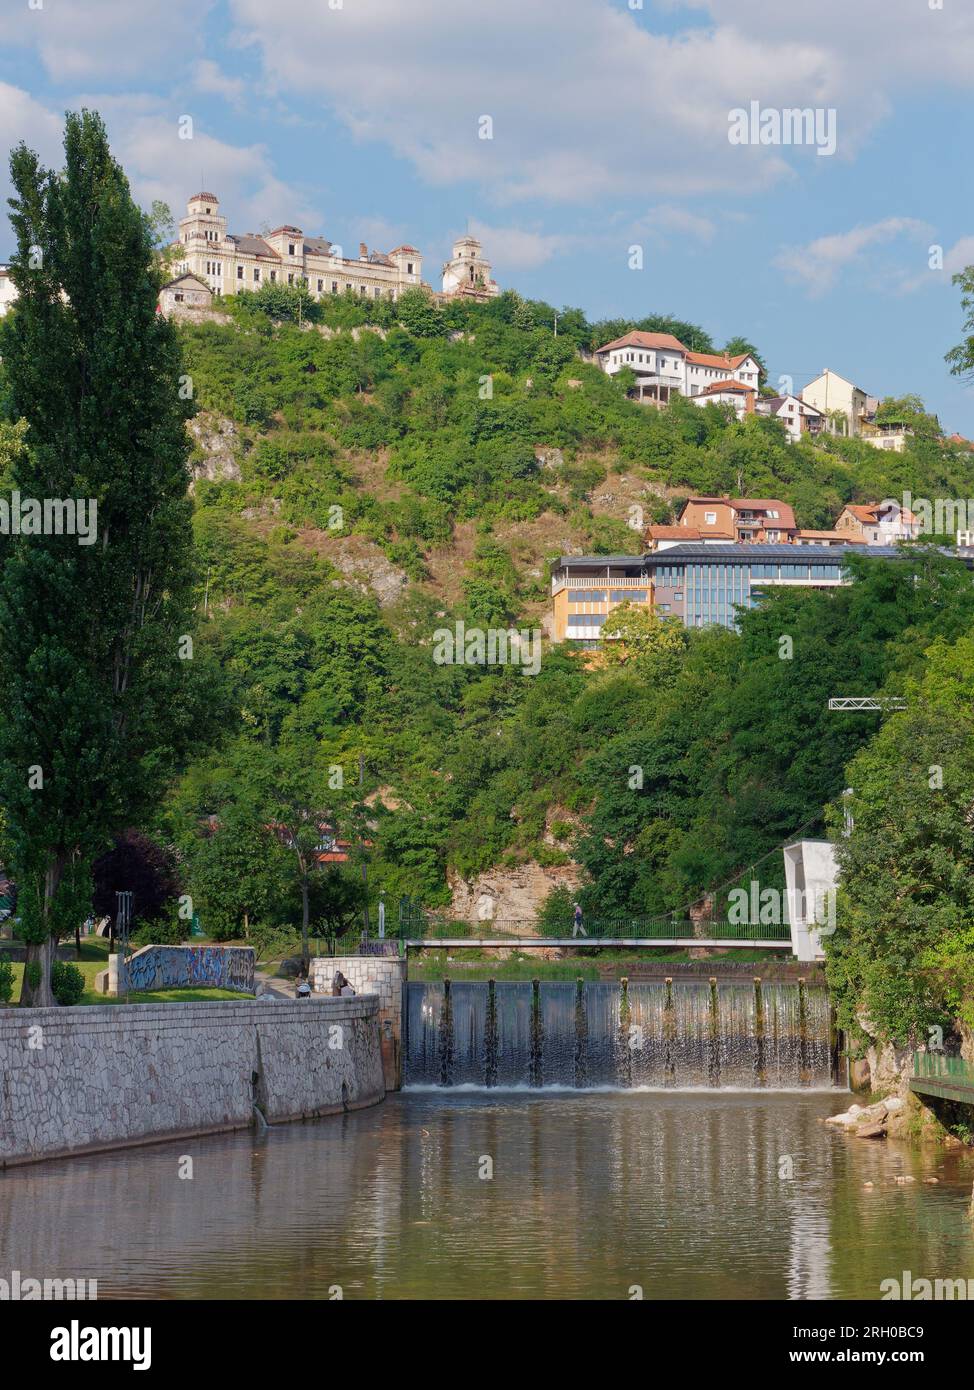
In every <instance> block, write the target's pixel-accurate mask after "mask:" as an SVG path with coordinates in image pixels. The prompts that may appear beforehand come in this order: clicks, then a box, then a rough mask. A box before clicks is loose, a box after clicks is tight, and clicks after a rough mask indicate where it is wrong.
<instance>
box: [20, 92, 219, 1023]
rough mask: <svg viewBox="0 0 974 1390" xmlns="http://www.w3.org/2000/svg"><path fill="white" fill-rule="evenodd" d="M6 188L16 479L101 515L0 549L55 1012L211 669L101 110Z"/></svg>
mask: <svg viewBox="0 0 974 1390" xmlns="http://www.w3.org/2000/svg"><path fill="white" fill-rule="evenodd" d="M11 177H12V182H13V186H14V190H15V195H16V196H15V197H14V198H13V199H12V200H11V208H12V213H11V222H12V225H13V228H14V232H15V235H16V239H17V253H16V255H15V257H14V260H13V262H12V265H11V277H12V279H13V281H14V283H15V285H16V287H17V290H18V292H19V299H18V304H17V310H16V313H14V314H13V315H11V321H10V323H9V324H7V325H5V328H4V334H3V344H2V356H3V366H4V373H5V388H4V397H5V400H6V402H7V405H8V408H9V411H10V413H11V416H12V417H13V418H14V419H17V420H23V421H25V422H26V425H27V431H26V434H25V435H24V436H23V437H22V438H21V439H20V440H18V441H15V446H14V448H13V450H12V455H13V456H12V458H11V460H10V466H9V469H8V470H5V473H6V477H5V481H7V482H9V483H10V484H11V485H12V486H13V487H14V488H17V489H19V491H20V493H21V495H22V496H23V497H25V498H32V499H45V500H46V499H69V498H72V499H73V498H81V499H88V500H89V501H90V502H93V503H95V504H96V505H97V537H95V535H94V534H91V535H90V540H91V541H93V542H94V543H90V544H81V543H79V538H78V536H76V535H73V534H32V535H24V534H20V535H16V534H11V535H5V536H3V537H2V538H0V547H2V552H0V563H2V573H0V797H2V803H3V806H4V810H5V816H6V836H5V840H6V845H7V849H8V851H9V855H10V868H11V869H12V871H13V874H14V876H15V878H16V881H17V884H18V888H19V894H20V896H19V910H20V918H21V928H22V931H23V933H24V935H25V937H26V939H27V941H28V951H29V953H30V956H29V960H28V965H29V966H31V965H35V964H37V963H38V961H42V962H44V964H43V965H42V968H41V970H40V972H38V971H35V970H33V969H28V970H27V971H25V1002H31V1001H33V1002H41V1003H46V1002H49V991H48V988H47V967H46V963H47V962H48V961H49V958H50V943H51V940H52V939H56V938H57V937H58V936H59V935H63V934H65V933H66V932H68V931H73V930H74V927H75V925H76V922H77V920H78V919H79V917H83V916H85V915H86V913H87V910H88V904H89V903H90V884H91V878H90V872H91V863H92V861H93V859H94V857H95V856H96V855H97V854H98V853H99V852H100V851H101V850H102V849H103V848H104V847H105V845H106V843H107V842H109V840H110V837H111V834H112V832H113V831H115V830H117V829H120V828H122V827H124V826H125V825H128V824H131V823H133V822H134V821H135V820H136V819H137V818H138V817H140V816H144V815H145V814H146V813H147V807H149V806H151V805H152V803H153V802H154V801H155V799H156V798H157V797H158V796H159V795H160V794H161V791H162V789H163V788H164V787H165V786H166V784H167V782H169V781H170V780H171V778H172V776H173V774H174V772H175V770H176V768H177V766H178V760H179V756H180V752H181V751H186V750H187V749H188V748H189V747H190V746H191V744H192V743H193V741H194V730H193V728H192V725H193V713H192V699H191V695H190V693H189V692H190V691H191V690H192V688H193V687H194V685H195V681H196V676H197V675H198V674H199V673H200V672H199V668H196V669H194V666H193V663H192V662H186V661H181V660H180V652H179V644H180V642H181V640H182V639H183V637H184V635H186V634H188V631H189V628H188V624H189V621H190V616H191V614H190V604H191V597H192V582H193V574H192V569H191V535H190V503H189V500H188V498H187V495H186V489H187V481H188V478H187V472H186V454H187V447H186V440H185V430H184V418H185V407H184V404H183V402H182V401H180V399H179V396H178V375H179V373H178V367H179V352H178V346H177V343H176V337H175V334H174V332H173V329H172V327H171V325H170V324H168V323H167V322H165V321H164V320H162V319H161V317H160V316H159V315H158V314H157V313H156V297H157V293H158V280H157V272H156V269H155V263H154V259H153V255H152V245H151V233H150V230H149V226H148V221H147V219H146V218H145V216H144V214H143V213H142V212H140V210H139V208H138V207H137V206H136V204H135V203H134V202H133V200H132V197H131V194H130V192H129V188H128V184H127V182H126V179H125V176H124V174H123V173H122V171H121V169H120V168H119V167H118V165H117V164H116V163H115V161H114V160H113V159H112V157H111V154H110V151H109V149H108V144H107V141H106V138H105V131H104V127H103V126H102V123H101V121H100V120H99V119H98V118H97V117H96V116H93V115H90V114H89V113H83V114H82V115H80V116H69V117H68V122H67V127H66V134H65V170H64V173H63V174H62V175H57V174H54V173H51V172H47V171H45V170H44V169H42V168H41V167H40V165H39V163H38V160H37V157H36V155H34V154H33V153H32V152H31V151H30V150H28V149H27V148H26V146H23V145H21V146H19V147H18V148H17V149H15V150H14V152H13V154H12V156H11ZM89 519H90V520H91V519H93V518H92V517H91V516H90V514H89ZM190 670H193V676H192V677H190V676H189V675H188V672H189V671H190ZM34 980H39V984H38V986H37V990H38V991H39V993H37V994H36V996H35V993H34V986H33V983H32V982H33V981H34Z"/></svg>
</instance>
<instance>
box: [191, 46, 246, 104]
mask: <svg viewBox="0 0 974 1390" xmlns="http://www.w3.org/2000/svg"><path fill="white" fill-rule="evenodd" d="M193 85H194V86H195V88H196V90H197V91H198V92H207V93H210V94H212V95H214V96H218V97H222V98H223V100H224V101H226V102H229V104H230V105H231V106H233V107H234V108H237V109H239V107H240V106H241V105H242V104H243V99H244V96H245V94H246V92H247V83H246V82H245V81H244V80H243V78H242V77H228V76H227V74H226V73H225V72H223V71H222V69H221V68H220V66H219V65H218V64H217V63H214V62H213V60H212V58H201V59H200V60H199V62H198V63H197V64H196V65H195V67H194V68H193Z"/></svg>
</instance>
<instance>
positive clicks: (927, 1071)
mask: <svg viewBox="0 0 974 1390" xmlns="http://www.w3.org/2000/svg"><path fill="white" fill-rule="evenodd" d="M913 1075H914V1076H916V1077H926V1078H928V1079H929V1080H936V1079H937V1078H938V1077H951V1078H953V1079H955V1080H957V1081H966V1082H967V1084H968V1085H970V1086H974V1066H972V1064H971V1063H970V1062H965V1061H964V1059H963V1057H948V1056H947V1055H946V1054H945V1053H943V1052H914V1054H913Z"/></svg>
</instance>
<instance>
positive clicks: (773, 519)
mask: <svg viewBox="0 0 974 1390" xmlns="http://www.w3.org/2000/svg"><path fill="white" fill-rule="evenodd" d="M676 520H677V526H676V528H674V529H677V530H685V531H686V532H687V533H688V534H687V536H686V539H687V540H693V541H696V540H700V541H704V542H707V541H710V542H714V543H718V542H723V543H724V544H725V545H727V544H732V543H734V542H739V543H748V542H750V543H752V544H758V545H776V544H777V545H782V544H786V545H787V544H791V542H792V541H793V540H794V539H795V537H796V535H797V533H798V527H797V525H796V524H795V513H794V512H793V511H792V509H791V507H790V506H789V505H788V503H787V502H780V501H779V500H778V499H777V498H775V497H688V498H687V500H686V501H685V502H684V504H683V506H682V507H681V508H680V513H679V516H678V517H677V519H676ZM694 533H695V534H694Z"/></svg>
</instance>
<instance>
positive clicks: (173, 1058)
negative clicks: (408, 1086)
mask: <svg viewBox="0 0 974 1390" xmlns="http://www.w3.org/2000/svg"><path fill="white" fill-rule="evenodd" d="M384 1095H385V1086H384V1084H383V1077H382V1051H381V1046H380V1041H379V1001H378V999H376V998H374V997H369V996H367V995H360V996H358V997H356V998H347V999H306V1000H289V1001H285V1000H275V1001H273V1002H271V1001H267V1002H265V1001H264V1000H260V1001H258V1000H247V1001H244V1000H241V1001H240V1002H239V1003H238V1002H237V1001H236V1000H226V1001H214V1002H213V1003H191V1004H122V1005H118V1006H115V1007H111V1008H107V1007H106V1008H99V1007H85V1006H80V1005H79V1006H78V1007H75V1008H53V1009H29V1010H28V1009H0V1167H4V1166H6V1165H8V1164H13V1163H29V1162H31V1161H33V1160H36V1159H42V1158H54V1157H60V1156H64V1155H69V1154H76V1153H85V1152H91V1151H93V1150H99V1149H113V1148H122V1147H125V1146H127V1145H129V1144H141V1143H148V1142H152V1141H154V1140H161V1139H171V1138H177V1137H181V1136H183V1135H192V1134H205V1133H210V1132H214V1131H217V1130H229V1129H242V1128H244V1127H246V1126H248V1125H250V1124H252V1123H254V1106H255V1104H256V1105H257V1106H258V1107H259V1108H260V1111H261V1112H262V1114H263V1115H264V1117H265V1118H266V1119H267V1121H268V1123H270V1124H273V1123H275V1122H282V1121H285V1120H296V1119H302V1118H305V1117H308V1116H312V1115H327V1114H332V1113H337V1112H340V1111H342V1110H352V1109H357V1108H359V1107H361V1106H365V1105H372V1104H374V1103H375V1102H377V1101H380V1100H382V1098H383V1096H384Z"/></svg>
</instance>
